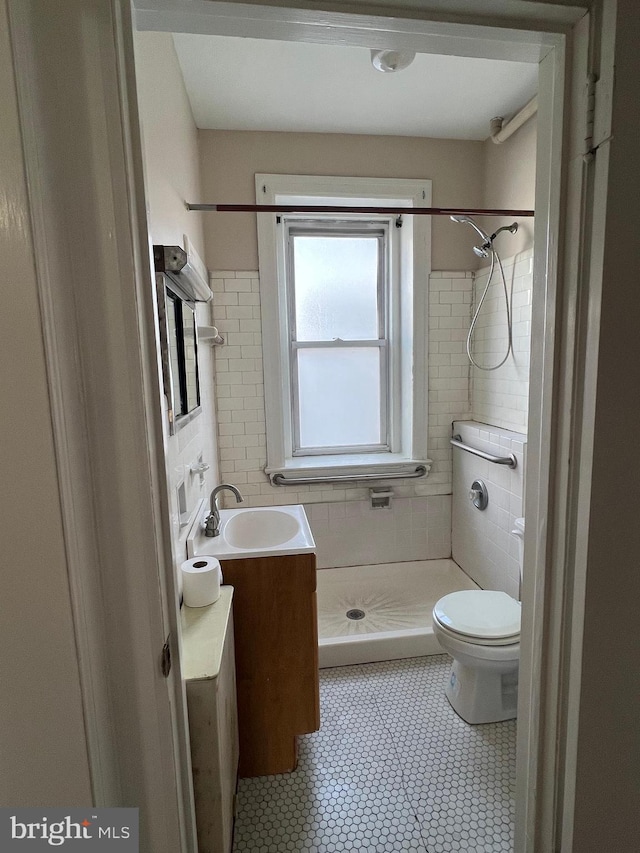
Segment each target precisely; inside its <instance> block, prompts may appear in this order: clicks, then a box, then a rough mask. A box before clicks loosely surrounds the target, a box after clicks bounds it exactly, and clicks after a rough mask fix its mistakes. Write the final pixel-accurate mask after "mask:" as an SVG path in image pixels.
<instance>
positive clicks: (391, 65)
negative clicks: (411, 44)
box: [371, 49, 416, 74]
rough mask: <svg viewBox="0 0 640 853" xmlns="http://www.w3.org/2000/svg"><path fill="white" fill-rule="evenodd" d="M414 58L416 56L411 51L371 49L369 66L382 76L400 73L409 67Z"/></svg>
mask: <svg viewBox="0 0 640 853" xmlns="http://www.w3.org/2000/svg"><path fill="white" fill-rule="evenodd" d="M415 56H416V54H415V51H413V50H373V49H372V51H371V64H372V65H373V67H374V68H375V69H376V71H382V72H383V73H384V74H389V73H392V72H393V71H402V69H403V68H406V67H407V66H408V65H411V63H412V62H413V60H414V59H415Z"/></svg>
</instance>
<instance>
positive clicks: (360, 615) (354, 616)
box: [347, 608, 366, 621]
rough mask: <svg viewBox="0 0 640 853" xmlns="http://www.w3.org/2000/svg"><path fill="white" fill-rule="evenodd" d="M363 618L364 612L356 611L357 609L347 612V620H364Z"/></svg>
mask: <svg viewBox="0 0 640 853" xmlns="http://www.w3.org/2000/svg"><path fill="white" fill-rule="evenodd" d="M365 616H366V613H365V612H364V610H358V609H357V608H354V609H353V610H347V619H355V620H356V621H357V620H358V619H364V617H365Z"/></svg>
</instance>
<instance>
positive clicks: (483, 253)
mask: <svg viewBox="0 0 640 853" xmlns="http://www.w3.org/2000/svg"><path fill="white" fill-rule="evenodd" d="M449 219H451V221H452V222H466V223H467V224H468V225H470V226H471V227H472V228H473V229H474V230H475V231H476V232H477V233H478V234H479V235H480V237H482V240H483V243H482V245H481V246H474V247H473V251H474V252H475V254H476V255H477V256H478V257H479V258H488V257H489V252H491V251H493V241H494V240H495V239H496V237H497V236H498V234H499V233H500V232H501V231H509V232H510V233H511V234H515V233H516V231H517V230H518V223H517V222H512V223H511V225H503V226H502V228H498V230H497V231H496V232H495V233H494V234H492V235H491V236H489V235H488V234H487V233H486V232H485V231H483V230H482V228H480V226H479V225H478V224H477V223H476V222H474V221H473V219H472V218H471V217H470V216H457V215H455V214H453V215H451V216H450V217H449Z"/></svg>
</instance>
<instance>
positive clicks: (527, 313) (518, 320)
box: [471, 249, 533, 432]
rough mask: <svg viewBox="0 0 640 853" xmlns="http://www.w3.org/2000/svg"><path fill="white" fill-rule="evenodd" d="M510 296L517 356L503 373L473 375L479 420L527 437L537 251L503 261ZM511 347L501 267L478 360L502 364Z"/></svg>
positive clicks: (479, 277) (481, 278) (478, 342)
mask: <svg viewBox="0 0 640 853" xmlns="http://www.w3.org/2000/svg"><path fill="white" fill-rule="evenodd" d="M503 268H504V273H505V279H506V282H507V290H508V292H509V297H510V300H511V304H512V307H513V355H512V356H510V357H509V358H508V359H507V361H506V363H505V364H504V365H503V366H502V367H499V368H498V369H497V370H494V371H491V372H485V371H481V370H477V369H476V368H473V369H472V371H471V403H472V405H471V409H472V411H473V418H474V420H476V421H481V422H482V423H487V424H495V425H496V426H500V427H504V429H508V430H515V431H517V432H526V431H527V415H528V400H529V346H530V338H531V293H532V286H533V249H529V250H527V251H525V252H521V253H520V254H518V255H514V256H513V257H512V258H507V259H506V260H504V261H503ZM488 275H489V267H486V268H483V269H481V270H478V272H477V273H476V278H475V287H474V306H475V305H476V304H477V303H478V301H479V299H480V297H481V295H482V292H483V290H484V288H485V286H486V283H487V277H488ZM506 347H507V323H506V314H505V307H504V293H503V287H502V278H501V276H500V270H499V268H498V266H497V265H496V269H495V272H494V277H493V280H492V284H491V286H490V288H489V292H488V293H487V298H486V300H485V303H484V305H483V307H482V313H481V314H480V317H479V318H478V323H477V326H476V332H475V334H474V338H473V349H472V352H473V355H474V358H475V359H476V361H477V362H478V363H480V364H483V365H485V364H486V365H492V364H497V363H498V362H499V361H500V360H501V358H502V356H503V355H504V353H505V351H506Z"/></svg>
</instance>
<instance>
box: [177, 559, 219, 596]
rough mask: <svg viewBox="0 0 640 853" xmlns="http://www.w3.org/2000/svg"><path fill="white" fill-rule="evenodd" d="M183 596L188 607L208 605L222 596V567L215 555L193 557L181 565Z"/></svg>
mask: <svg viewBox="0 0 640 853" xmlns="http://www.w3.org/2000/svg"><path fill="white" fill-rule="evenodd" d="M180 569H181V571H182V597H183V600H184V603H185V605H186V606H187V607H206V606H207V605H208V604H213V603H214V601H217V600H218V599H219V598H220V584H221V583H222V569H221V568H220V563H219V562H218V560H216V558H215V557H193V558H192V559H191V560H185V561H184V563H183V564H182V565H181V566H180Z"/></svg>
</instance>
